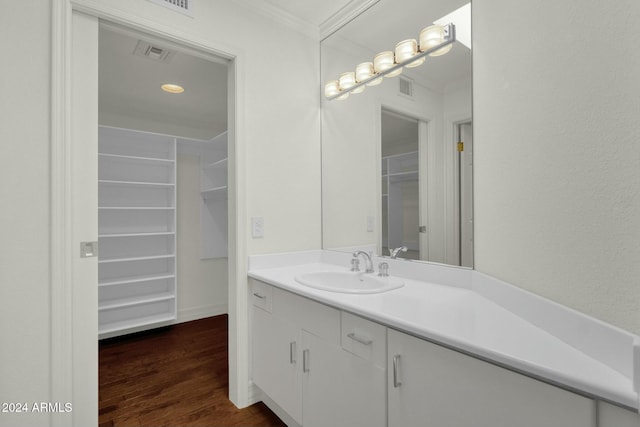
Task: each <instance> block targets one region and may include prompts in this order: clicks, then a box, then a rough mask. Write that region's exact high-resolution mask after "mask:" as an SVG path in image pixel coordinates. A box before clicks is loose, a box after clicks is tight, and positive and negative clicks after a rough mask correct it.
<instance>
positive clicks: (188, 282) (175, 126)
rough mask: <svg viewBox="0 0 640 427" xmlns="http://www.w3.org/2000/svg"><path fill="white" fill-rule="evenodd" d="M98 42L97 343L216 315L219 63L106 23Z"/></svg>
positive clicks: (222, 162)
mask: <svg viewBox="0 0 640 427" xmlns="http://www.w3.org/2000/svg"><path fill="white" fill-rule="evenodd" d="M99 41H100V43H99V123H100V126H99V129H98V152H99V154H98V183H97V185H98V229H99V253H98V276H99V277H98V300H99V301H98V307H99V308H98V310H99V312H98V321H99V331H98V332H99V337H98V338H99V339H104V338H112V337H115V336H120V335H126V334H129V333H133V332H139V331H144V330H148V329H153V328H157V327H161V326H167V325H171V324H175V323H180V322H185V321H190V320H196V319H201V318H205V317H210V316H215V315H220V314H224V313H226V312H227V295H228V272H227V271H228V265H227V264H228V263H227V256H228V255H227V248H228V238H227V236H228V232H227V225H228V202H227V200H228V188H227V176H228V171H229V162H228V148H227V144H228V137H227V64H226V61H225V60H223V59H219V58H214V57H209V56H207V55H205V54H203V53H200V52H198V51H190V50H189V49H188V48H185V47H183V46H177V45H173V44H172V43H171V42H168V41H164V40H161V39H156V38H154V37H151V36H148V35H145V34H141V33H136V32H133V31H131V30H129V29H126V28H122V27H119V26H116V25H111V24H107V23H102V24H101V26H100V34H99ZM167 84H171V85H173V86H171V87H169V90H168V91H167V88H166V87H165V88H161V86H163V85H167Z"/></svg>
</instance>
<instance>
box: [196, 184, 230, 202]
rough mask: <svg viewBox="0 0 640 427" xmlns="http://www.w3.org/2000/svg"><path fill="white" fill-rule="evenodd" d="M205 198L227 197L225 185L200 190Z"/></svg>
mask: <svg viewBox="0 0 640 427" xmlns="http://www.w3.org/2000/svg"><path fill="white" fill-rule="evenodd" d="M200 194H201V195H202V198H203V199H205V200H209V199H216V198H221V197H227V186H226V185H225V186H222V187H215V188H209V189H207V190H203V191H201V192H200Z"/></svg>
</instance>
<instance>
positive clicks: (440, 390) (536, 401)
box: [388, 329, 596, 427]
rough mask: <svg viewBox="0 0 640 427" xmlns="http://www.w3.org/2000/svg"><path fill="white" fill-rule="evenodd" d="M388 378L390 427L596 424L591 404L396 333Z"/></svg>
mask: <svg viewBox="0 0 640 427" xmlns="http://www.w3.org/2000/svg"><path fill="white" fill-rule="evenodd" d="M394 361H395V369H394ZM388 373H389V377H388V384H389V386H388V387H389V388H388V390H389V395H388V401H389V409H388V410H389V427H410V426H420V427H430V426H433V427H469V426H473V427H541V426H545V427H595V425H596V424H595V416H594V414H595V406H594V405H595V403H594V402H593V401H592V400H591V399H587V398H584V397H582V396H578V395H576V394H573V393H570V392H567V391H565V390H562V389H559V388H556V387H553V386H551V385H548V384H545V383H542V382H540V381H537V380H534V379H531V378H528V377H526V376H523V375H520V374H517V373H514V372H511V371H509V370H506V369H503V368H500V367H497V366H495V365H492V364H490V363H487V362H483V361H480V360H477V359H475V358H472V357H469V356H466V355H464V354H461V353H458V352H456V351H452V350H449V349H446V348H444V347H441V346H439V345H436V344H433V343H429V342H427V341H423V340H420V339H417V338H414V337H411V336H409V335H406V334H403V333H400V332H397V331H394V330H391V329H389V330H388Z"/></svg>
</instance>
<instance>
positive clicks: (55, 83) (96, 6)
mask: <svg viewBox="0 0 640 427" xmlns="http://www.w3.org/2000/svg"><path fill="white" fill-rule="evenodd" d="M75 12H79V13H81V14H85V15H88V16H90V17H92V18H94V19H96V25H97V20H98V19H102V20H105V21H109V22H112V23H115V24H117V25H121V26H123V27H126V28H131V29H133V30H136V31H140V32H144V33H148V34H150V35H152V36H155V37H159V38H162V39H166V40H169V41H171V42H173V43H176V44H179V45H183V46H185V47H187V48H190V49H194V50H197V51H201V52H204V53H205V54H211V55H215V56H218V57H223V58H226V59H228V60H229V61H230V62H229V75H228V76H229V77H228V84H229V92H228V93H229V96H228V114H229V119H228V120H229V141H230V143H229V167H230V172H229V175H230V176H229V206H230V207H233V208H232V209H230V212H234V214H233V215H230V216H229V298H228V309H229V398H230V400H231V401H232V402H233V403H234V404H235V405H236V406H238V407H244V406H247V405H249V404H250V403H253V402H252V400H254V399H252V397H251V396H250V382H249V369H248V367H249V336H248V317H249V312H248V304H247V300H248V297H247V291H246V290H247V263H246V259H247V249H246V238H245V228H246V227H244V224H246V222H247V221H246V218H247V214H246V209H247V207H246V191H245V188H246V182H245V173H244V172H245V164H246V163H245V158H246V153H245V151H246V143H245V140H244V114H243V109H242V106H243V105H244V99H245V98H244V88H243V85H242V82H243V79H242V76H243V75H244V64H245V59H244V56H243V52H242V50H240V49H238V48H236V47H232V46H228V45H223V44H221V43H219V42H217V41H216V42H212V41H211V40H206V39H200V38H197V37H194V36H193V35H192V34H187V33H183V32H180V31H176V30H175V29H174V28H172V27H168V26H164V25H162V24H159V23H157V22H153V21H151V20H148V19H146V18H143V17H141V16H138V15H135V14H131V13H127V12H124V11H122V10H120V9H116V8H113V7H111V6H109V5H108V4H106V2H99V1H96V0H52V2H51V25H52V27H51V33H52V39H51V141H50V150H51V151H50V159H51V160H50V168H51V170H50V191H51V199H50V230H51V231H50V233H51V234H50V259H49V263H50V268H51V279H50V292H51V301H50V310H51V311H50V316H51V322H50V339H51V341H50V345H51V357H50V363H51V365H50V374H51V376H50V395H51V401H55V402H74V401H76V400H77V401H79V402H86V405H74V408H73V409H74V410H73V412H72V413H71V414H70V416H71V417H72V424H73V425H96V424H97V419H98V418H97V417H98V412H97V403H98V402H97V388H98V361H97V352H94V351H91V350H89V351H87V348H90V347H89V346H91V345H95V346H97V340H98V328H97V314H96V316H95V318H92V319H88V321H85V319H77V318H74V313H75V314H77V313H82V312H85V313H86V312H90V311H93V312H95V313H97V311H98V301H97V298H96V299H93V298H90V299H91V300H88V301H87V300H83V298H82V296H83V295H84V294H83V292H82V286H84V287H86V286H87V283H89V284H91V283H92V282H95V285H96V286H97V275H95V274H94V273H91V272H89V273H88V272H87V271H88V270H87V269H86V268H85V269H83V268H81V267H82V266H81V265H79V263H78V262H77V259H78V258H79V251H78V249H79V246H80V245H79V241H75V240H74V238H75V236H77V235H79V233H78V230H79V228H78V226H77V225H76V224H75V223H74V209H77V208H78V206H80V205H81V201H82V200H79V199H81V197H80V195H78V194H73V193H72V192H71V191H70V189H71V188H72V187H73V183H74V182H77V181H78V180H82V178H83V177H82V175H81V169H80V168H78V166H77V165H78V164H80V163H82V162H83V161H92V159H87V158H82V154H81V153H77V150H76V149H75V148H74V146H75V145H74V141H73V139H72V138H73V137H74V133H73V132H72V130H73V129H72V123H73V119H74V102H73V99H72V91H73V90H74V87H75V86H74V85H75V84H76V83H77V82H76V81H74V79H73V77H72V64H73V63H72V58H73V52H74V33H73V31H72V26H73V22H72V16H73V13H75ZM96 43H97V39H96ZM96 46H97V45H96ZM96 90H97V88H96ZM232 94H235V96H233V95H232ZM80 96H82V95H80ZM95 125H96V126H95V129H96V134H97V125H98V123H97V117H96V123H95ZM75 142H76V144H77V143H78V142H79V141H75ZM74 156H76V157H75V158H74ZM72 159H74V160H75V161H72ZM88 191H94V192H95V194H97V186H96V187H95V188H93V189H92V190H88ZM96 207H97V206H96ZM95 222H96V224H97V209H95ZM86 238H87V237H86V236H84V239H86ZM89 238H90V239H91V240H96V241H97V234H96V235H95V236H90V237H89ZM93 260H95V258H93ZM95 262H96V263H97V260H95ZM92 271H94V270H92ZM85 299H86V298H85ZM76 317H77V316H76ZM74 379H75V381H74ZM78 379H81V381H80V380H78ZM82 406H85V407H84V408H83V407H82ZM69 419H70V418H67V417H61V416H59V415H57V414H56V416H52V417H51V423H52V425H60V426H62V425H70V424H71V423H70V422H69Z"/></svg>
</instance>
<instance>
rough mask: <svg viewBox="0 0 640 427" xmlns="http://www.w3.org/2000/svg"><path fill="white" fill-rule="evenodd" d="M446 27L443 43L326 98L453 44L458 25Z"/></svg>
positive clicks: (350, 89)
mask: <svg viewBox="0 0 640 427" xmlns="http://www.w3.org/2000/svg"><path fill="white" fill-rule="evenodd" d="M443 28H444V41H443V42H442V43H440V44H439V45H436V46H433V47H432V48H430V49H427V50H425V51H424V52H418V53H417V54H416V55H414V56H412V57H411V58H409V59H406V60H404V61H402V62H399V63H397V64H394V65H393V66H392V67H390V68H387V69H386V70H384V71H381V72H379V73H375V74H373V75H372V76H371V77H367V78H366V79H364V80H362V81H361V82H357V83H355V84H354V85H353V86H350V87H349V89H348V90H344V91H340V92H338V93H336V94H335V95H331V96H326V97H325V98H326V99H327V100H328V101H331V100H334V99H336V98H338V97H340V96H343V95H344V94H345V92H346V93H351V92H353V91H354V89H358V88H359V87H362V86H364V85H366V84H367V83H369V82H371V81H373V80H375V79H379V78H381V77H383V76H385V75H387V74H390V73H393V72H394V71H396V70H397V69H399V68H402V67H404V66H406V65H407V64H411V63H412V62H414V61H416V60H418V59H420V58H424V57H425V56H427V55H429V54H431V53H433V52H435V51H437V50H440V49H442V48H443V47H445V46H449V45H450V44H452V43H453V42H455V41H456V26H455V25H454V24H453V23H451V24H447V25H445V26H443Z"/></svg>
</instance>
